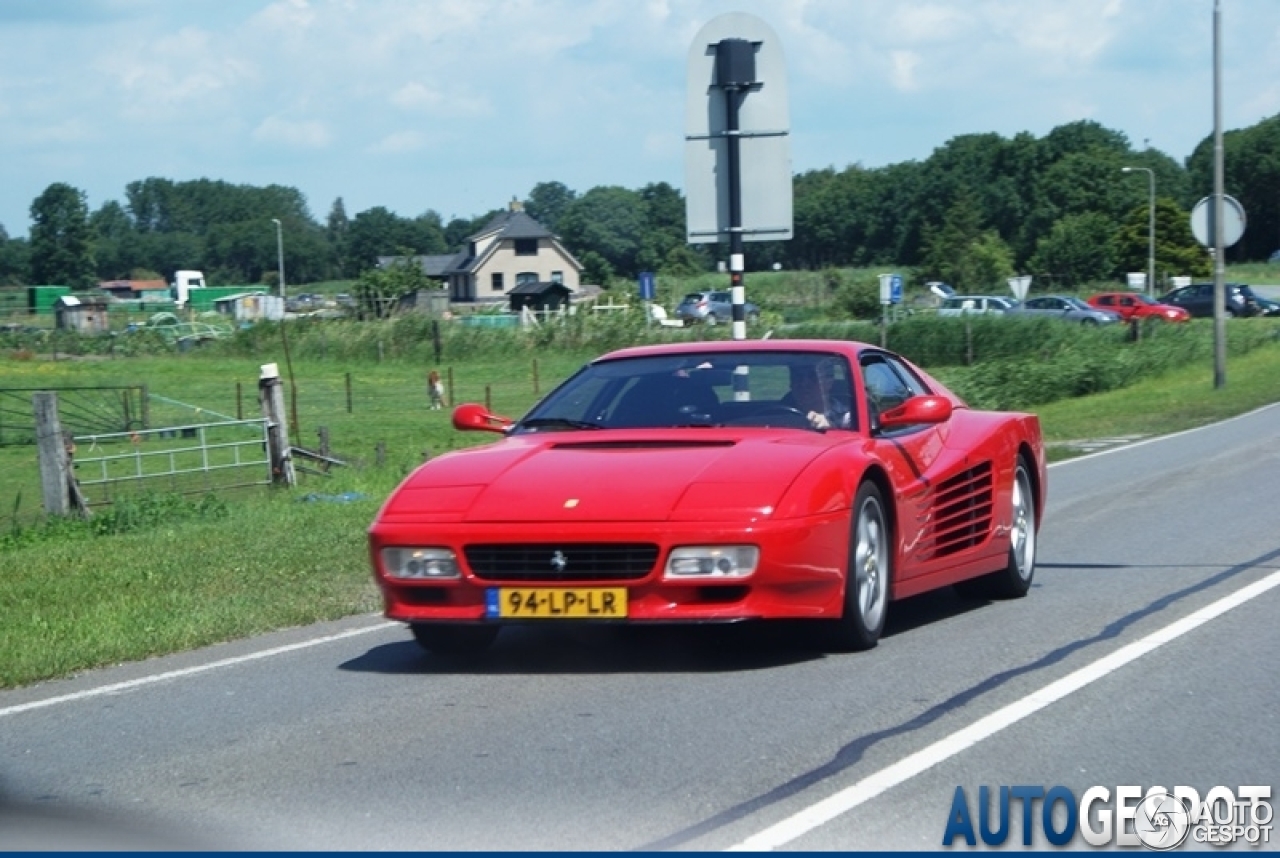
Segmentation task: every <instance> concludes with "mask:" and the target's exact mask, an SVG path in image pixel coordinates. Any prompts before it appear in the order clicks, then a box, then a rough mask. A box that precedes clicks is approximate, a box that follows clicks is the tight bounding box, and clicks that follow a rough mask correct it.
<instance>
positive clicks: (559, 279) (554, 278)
mask: <svg viewBox="0 0 1280 858" xmlns="http://www.w3.org/2000/svg"><path fill="white" fill-rule="evenodd" d="M551 282H552V283H559V284H561V285H563V284H564V272H563V271H552V272H551Z"/></svg>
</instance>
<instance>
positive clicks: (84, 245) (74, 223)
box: [31, 182, 97, 289]
mask: <svg viewBox="0 0 1280 858" xmlns="http://www.w3.org/2000/svg"><path fill="white" fill-rule="evenodd" d="M31 277H32V279H33V280H34V281H35V282H36V283H41V284H56V285H60V286H70V287H71V288H72V289H87V288H89V287H90V286H93V285H94V284H95V283H96V282H97V277H96V274H95V272H94V264H93V230H92V229H91V228H90V226H89V206H88V203H87V202H86V201H85V195H84V191H81V190H78V189H76V188H73V187H71V186H70V185H67V184H64V183H61V182H58V183H55V184H52V185H50V186H49V187H47V188H45V190H44V193H42V194H41V195H40V196H38V197H36V199H35V201H34V202H32V203H31Z"/></svg>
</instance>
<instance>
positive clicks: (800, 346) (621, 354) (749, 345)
mask: <svg viewBox="0 0 1280 858" xmlns="http://www.w3.org/2000/svg"><path fill="white" fill-rule="evenodd" d="M868 349H876V347H875V346H873V345H870V344H868V343H862V342H858V341H856V340H715V341H704V342H697V343H662V344H659V345H650V346H630V347H628V348H624V349H617V350H616V351H612V352H608V353H606V354H603V355H600V356H599V357H598V358H596V359H595V360H594V361H592V363H595V362H598V361H606V360H619V359H622V358H636V357H659V356H663V355H682V354H733V353H735V352H822V353H826V354H841V355H844V356H845V357H848V358H850V359H852V360H856V359H857V357H858V355H859V354H861V353H862V352H863V351H864V350H868ZM876 350H878V349H876Z"/></svg>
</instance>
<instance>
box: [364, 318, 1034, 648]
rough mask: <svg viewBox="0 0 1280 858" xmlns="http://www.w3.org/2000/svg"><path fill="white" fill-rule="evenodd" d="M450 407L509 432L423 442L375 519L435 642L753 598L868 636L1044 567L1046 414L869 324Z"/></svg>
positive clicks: (630, 620) (775, 610)
mask: <svg viewBox="0 0 1280 858" xmlns="http://www.w3.org/2000/svg"><path fill="white" fill-rule="evenodd" d="M801 377H811V378H812V377H817V378H820V379H821V380H822V382H821V384H819V385H811V386H810V387H809V388H807V389H808V390H809V394H807V395H811V396H812V395H815V394H814V393H813V391H814V390H816V391H817V393H816V395H817V396H818V397H820V399H821V401H819V402H814V401H812V400H810V401H809V402H800V401H799V400H798V399H797V397H796V393H797V391H796V390H793V389H792V388H793V386H795V385H796V382H797V379H798V378H801ZM820 415H825V416H822V417H821V419H819V417H820ZM452 419H453V424H454V426H455V427H456V428H458V429H460V430H473V431H490V432H494V433H497V434H500V435H502V438H501V439H500V440H495V441H494V442H493V443H490V444H483V445H479V446H475V447H471V448H467V449H462V450H456V451H453V452H450V453H447V454H444V455H441V456H439V457H437V458H434V459H431V460H430V461H428V462H426V463H424V464H423V465H421V466H419V467H418V468H417V469H416V470H415V471H414V472H413V473H411V474H410V475H409V476H408V477H407V478H406V479H405V480H404V481H403V482H402V483H401V484H400V485H399V486H398V487H397V488H396V489H395V490H394V491H393V492H392V494H391V495H390V497H388V499H387V500H386V501H385V502H384V504H383V506H382V508H381V509H380V511H379V512H378V514H377V517H376V518H375V520H374V521H373V523H372V525H371V526H370V528H369V531H368V536H369V550H370V558H371V561H372V564H373V574H374V578H375V580H376V582H377V584H378V586H379V588H380V590H381V593H382V597H383V601H384V606H385V614H386V616H387V617H389V618H391V619H395V620H401V621H403V622H405V623H407V624H408V625H409V627H410V629H411V630H412V633H413V635H414V637H415V639H416V640H417V641H418V643H419V644H420V645H422V646H423V647H424V648H426V649H428V650H430V651H434V652H437V653H465V652H473V651H478V650H482V649H484V648H485V647H487V646H489V645H490V644H491V643H492V642H493V641H494V639H495V638H496V636H497V635H498V634H499V632H500V630H501V629H502V628H503V627H504V626H508V625H511V624H515V623H590V622H605V623H626V624H660V623H729V622H739V621H747V620H793V621H794V620H803V621H808V624H807V627H808V628H812V629H817V630H820V635H819V637H818V640H820V641H822V642H823V646H824V647H826V648H829V649H830V650H833V651H852V650H865V649H869V648H871V647H874V646H875V645H876V642H877V640H878V639H879V638H880V635H881V633H882V631H883V630H884V625H885V616H886V613H887V611H888V609H889V606H890V603H891V602H893V601H894V600H897V599H903V598H906V597H908V596H913V595H916V594H919V593H923V592H925V591H928V590H933V589H936V588H941V587H947V586H953V585H954V586H956V587H957V588H958V589H960V590H961V591H962V592H963V593H966V594H974V595H979V594H980V595H983V596H990V597H996V598H1001V597H1019V596H1023V595H1025V594H1026V593H1027V591H1028V588H1029V587H1030V586H1031V581H1032V576H1033V575H1034V571H1035V553H1036V538H1037V533H1038V530H1039V526H1040V522H1041V519H1042V517H1043V511H1044V504H1045V492H1046V470H1045V456H1044V448H1043V444H1042V441H1041V432H1040V424H1039V420H1038V418H1037V417H1036V416H1035V415H1032V414H1022V413H1005V412H991V411H979V410H975V409H972V408H969V407H968V406H966V404H965V403H964V402H963V401H962V400H961V399H960V398H959V397H958V396H956V395H955V394H954V393H952V392H951V391H949V390H947V389H946V388H945V387H944V386H943V385H942V384H940V383H939V382H938V381H936V380H935V379H934V378H932V377H930V375H929V374H928V373H926V372H925V371H924V370H922V369H920V368H919V367H917V366H915V365H913V364H912V363H911V362H910V361H908V360H907V359H905V358H903V357H901V356H899V355H896V354H893V353H891V352H888V351H885V350H884V349H880V348H876V347H874V346H872V345H869V344H864V343H856V342H847V341H837V340H790V341H787V340H752V341H748V340H734V341H728V342H705V343H686V344H678V345H659V346H641V347H635V348H628V349H623V350H620V351H615V352H612V353H609V354H606V355H603V356H601V357H599V358H597V359H595V360H593V361H591V362H589V363H588V364H586V365H585V366H583V367H582V368H581V369H580V370H579V371H578V372H576V373H575V374H574V375H572V376H570V377H569V378H568V379H566V380H565V381H564V382H562V383H561V384H560V385H558V386H557V387H556V388H555V389H554V390H552V391H551V392H550V393H548V394H547V395H546V396H545V397H544V398H543V399H542V400H541V401H539V402H538V403H537V404H536V405H535V406H534V407H533V408H532V409H531V410H530V411H529V412H528V413H527V414H526V415H525V416H524V417H522V418H520V419H519V420H511V419H509V418H506V417H502V416H499V415H497V414H493V413H491V412H490V411H489V410H487V409H486V408H485V407H484V406H482V405H478V404H474V403H470V404H464V405H459V406H458V407H457V408H456V409H455V410H454V412H453V418H452Z"/></svg>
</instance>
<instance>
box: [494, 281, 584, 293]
mask: <svg viewBox="0 0 1280 858" xmlns="http://www.w3.org/2000/svg"><path fill="white" fill-rule="evenodd" d="M556 291H560V292H565V293H571V292H573V290H572V289H570V288H569V287H568V286H566V285H564V284H563V283H555V282H552V281H539V282H534V281H529V282H527V283H521V284H520V285H518V286H516V287H515V288H514V289H512V290H511V291H510V292H508V293H507V294H508V295H545V294H547V293H548V292H556Z"/></svg>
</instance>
